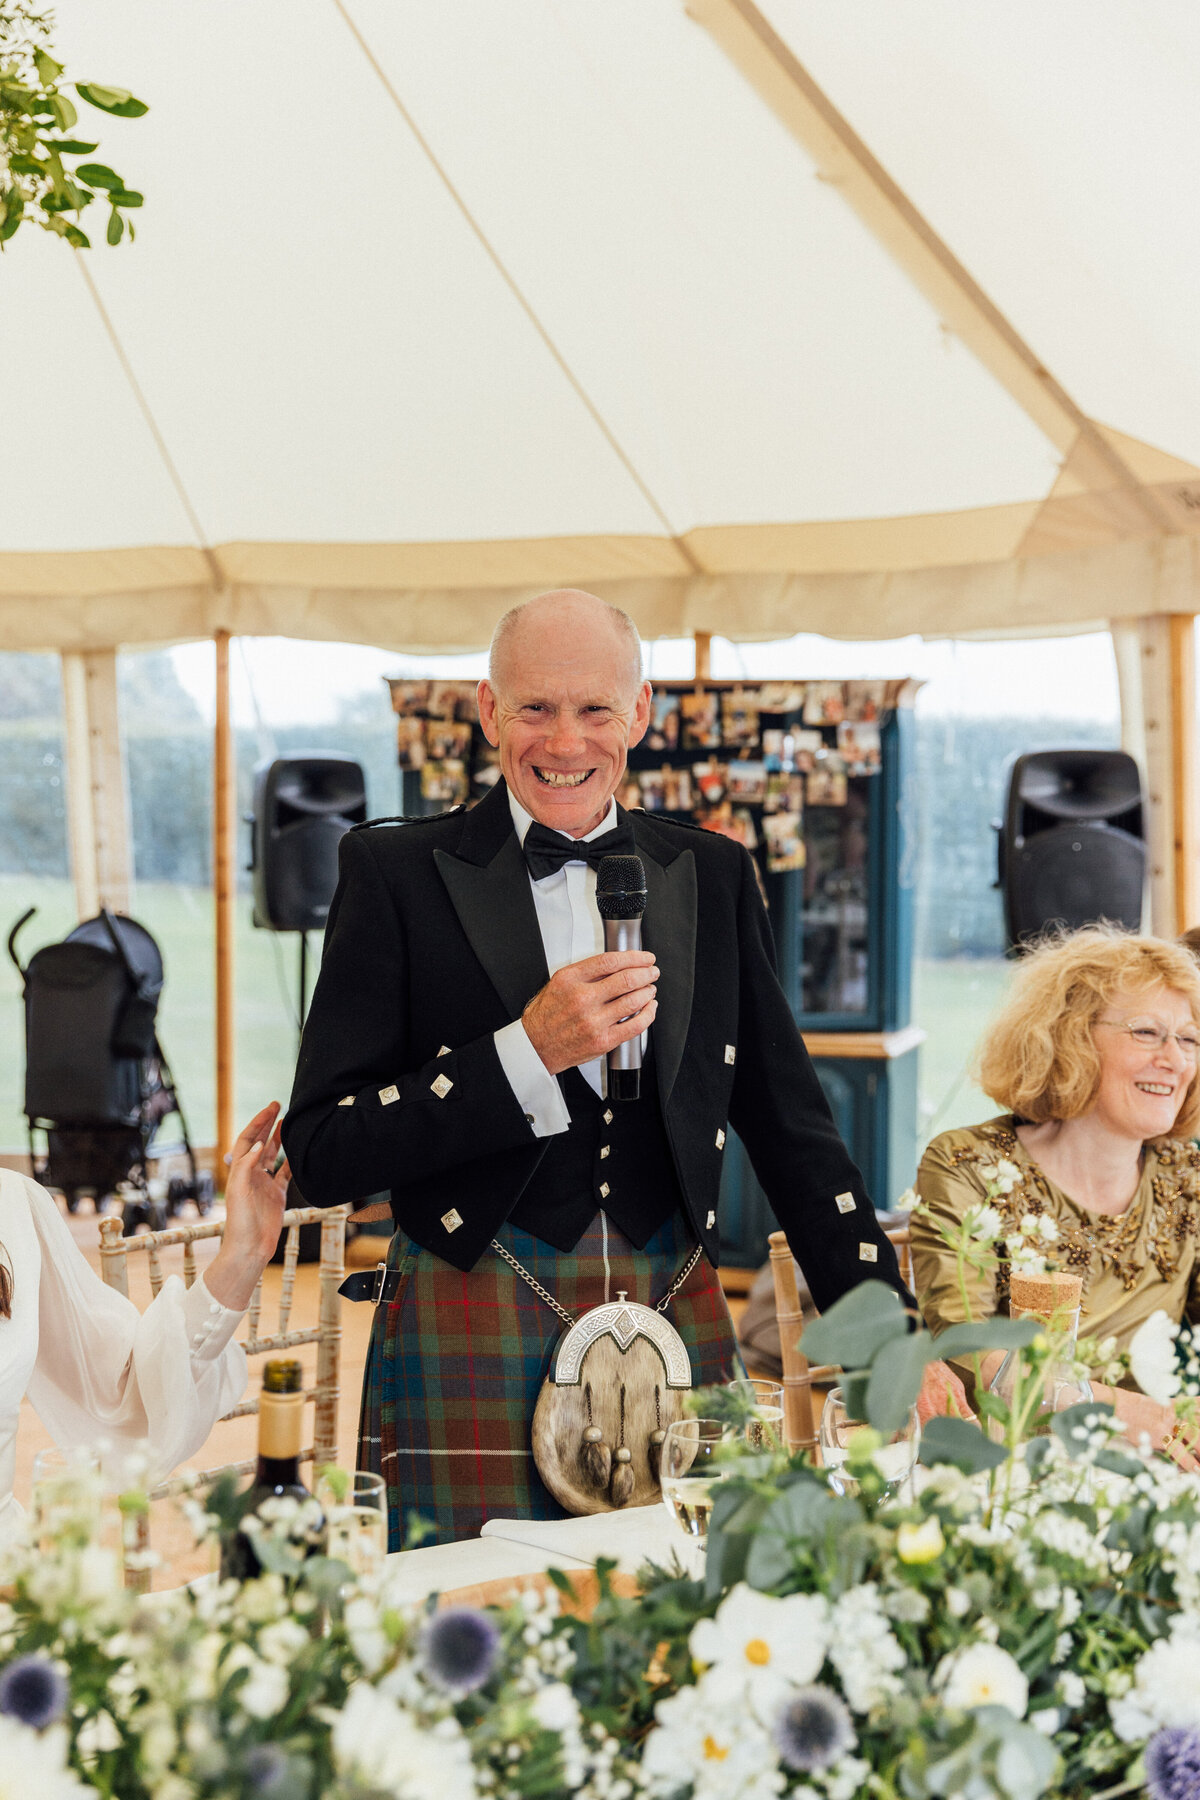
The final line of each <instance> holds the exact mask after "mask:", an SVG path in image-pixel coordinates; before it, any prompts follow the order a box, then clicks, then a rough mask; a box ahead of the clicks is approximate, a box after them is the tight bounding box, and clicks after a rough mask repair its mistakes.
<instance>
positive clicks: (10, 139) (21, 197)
mask: <svg viewBox="0 0 1200 1800" xmlns="http://www.w3.org/2000/svg"><path fill="white" fill-rule="evenodd" d="M53 28H54V15H53V13H50V12H37V11H35V10H34V7H33V5H32V4H31V3H30V0H0V249H3V248H4V246H5V244H6V243H7V242H8V240H9V238H11V237H12V236H13V235H14V233H15V232H17V231H18V230H19V229H20V227H21V226H22V225H23V224H25V223H26V222H28V223H30V224H34V225H40V226H41V227H42V229H43V231H52V232H54V234H55V235H56V236H57V237H61V238H65V239H66V241H67V243H68V244H72V245H73V246H74V247H75V248H76V249H77V250H87V249H90V247H91V239H90V238H89V237H88V235H87V233H86V232H85V231H84V230H83V228H82V226H81V225H80V224H79V220H80V218H81V217H82V214H83V212H84V209H85V208H86V207H88V206H90V205H91V204H92V202H93V201H94V200H104V201H107V202H108V223H107V226H106V229H105V237H106V238H107V240H108V242H109V243H110V244H119V243H120V241H121V239H122V237H123V236H124V235H125V233H126V232H127V231H128V233H129V236H130V237H131V238H132V237H133V236H134V235H135V233H134V229H133V221H132V220H131V219H128V218H126V216H125V215H126V213H127V212H129V211H131V210H133V209H134V208H136V207H139V206H140V205H141V204H142V196H141V195H140V194H139V193H136V192H135V191H134V190H133V189H131V188H129V187H127V186H126V184H125V181H124V179H123V177H121V176H120V175H118V174H117V173H116V171H115V170H114V169H110V168H109V167H108V165H107V164H106V163H100V162H89V161H87V160H86V159H87V158H88V157H91V156H92V155H93V154H94V153H95V151H96V150H97V149H98V148H99V145H98V144H95V143H89V142H87V141H85V140H84V139H82V138H76V137H72V136H71V135H70V133H71V132H72V130H73V129H74V127H75V125H76V124H77V123H78V119H79V113H78V109H77V108H76V106H75V103H74V101H73V100H71V99H69V98H68V94H67V88H68V86H69V87H70V89H71V90H72V92H74V93H75V94H76V95H77V96H78V97H79V99H81V100H83V101H85V102H86V103H87V105H89V106H93V107H95V108H96V109H97V110H98V111H99V112H106V113H112V114H114V115H115V116H116V117H117V118H120V119H139V118H141V116H142V114H143V113H145V112H148V111H149V108H148V107H147V106H146V105H145V103H144V102H143V101H141V100H135V99H134V97H133V95H132V94H130V93H128V92H127V91H126V90H125V89H124V88H116V87H102V86H101V85H100V84H99V83H98V82H94V81H77V82H71V83H68V84H65V85H60V83H61V77H62V73H63V65H62V63H60V62H56V61H55V59H54V57H53V56H52V55H51V54H50V48H49V45H50V34H51V32H52V30H53ZM80 158H83V159H85V160H82V161H81V160H79V159H80Z"/></svg>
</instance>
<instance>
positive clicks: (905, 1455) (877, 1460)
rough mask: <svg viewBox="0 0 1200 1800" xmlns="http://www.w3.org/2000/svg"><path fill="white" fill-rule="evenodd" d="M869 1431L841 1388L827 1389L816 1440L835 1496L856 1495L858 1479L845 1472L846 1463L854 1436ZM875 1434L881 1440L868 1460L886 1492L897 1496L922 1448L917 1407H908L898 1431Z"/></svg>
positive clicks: (910, 1473)
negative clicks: (854, 1413) (854, 1412)
mask: <svg viewBox="0 0 1200 1800" xmlns="http://www.w3.org/2000/svg"><path fill="white" fill-rule="evenodd" d="M869 1430H872V1427H870V1426H869V1425H867V1423H866V1421H865V1420H863V1419H857V1418H855V1417H854V1415H853V1414H852V1413H851V1412H850V1411H849V1410H848V1409H847V1406H846V1397H845V1394H844V1393H843V1391H842V1389H841V1388H838V1387H835V1388H830V1390H829V1393H828V1394H827V1395H826V1397H825V1410H824V1412H823V1413H822V1414H821V1425H820V1430H819V1433H818V1439H819V1442H820V1445H821V1461H822V1462H823V1463H824V1465H825V1467H826V1468H827V1469H828V1470H829V1471H830V1486H831V1487H832V1488H833V1489H834V1491H835V1492H836V1493H839V1494H857V1492H858V1481H857V1478H856V1477H855V1476H853V1475H850V1474H847V1473H846V1472H845V1471H846V1464H847V1462H848V1461H849V1459H850V1454H851V1449H852V1446H853V1442H854V1439H855V1437H856V1436H857V1434H858V1433H859V1432H863V1431H869ZM875 1435H877V1436H878V1437H881V1438H882V1440H883V1441H882V1443H880V1445H879V1447H878V1448H877V1449H876V1450H875V1452H874V1454H873V1455H872V1457H871V1461H872V1462H873V1463H874V1465H875V1467H876V1469H877V1470H878V1472H879V1474H880V1475H881V1476H882V1477H883V1482H884V1491H885V1493H888V1494H898V1493H899V1492H900V1490H901V1488H902V1487H903V1486H904V1483H905V1482H906V1481H908V1480H909V1479H910V1478H911V1476H912V1472H913V1469H914V1468H915V1466H916V1461H917V1451H918V1450H919V1449H920V1447H921V1424H920V1420H919V1419H918V1417H917V1409H916V1407H915V1406H910V1407H909V1409H908V1417H907V1419H906V1420H905V1422H904V1424H903V1425H902V1426H901V1427H900V1429H899V1431H893V1432H890V1433H889V1432H886V1431H885V1432H879V1433H876V1434H875Z"/></svg>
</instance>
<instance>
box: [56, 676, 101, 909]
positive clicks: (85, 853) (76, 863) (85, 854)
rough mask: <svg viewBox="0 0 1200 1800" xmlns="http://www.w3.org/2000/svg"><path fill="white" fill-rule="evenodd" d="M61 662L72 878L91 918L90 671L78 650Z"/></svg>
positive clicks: (96, 878)
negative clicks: (88, 682) (88, 695)
mask: <svg viewBox="0 0 1200 1800" xmlns="http://www.w3.org/2000/svg"><path fill="white" fill-rule="evenodd" d="M60 661H61V663H62V691H63V735H64V738H65V740H66V742H65V746H64V747H65V750H66V764H67V767H66V778H67V834H68V838H69V841H70V849H71V875H72V877H73V879H74V882H75V907H76V910H77V911H78V913H79V917H80V918H81V919H92V918H94V917H95V916H96V914H97V913H98V912H99V910H100V870H99V863H98V858H97V855H96V831H95V811H94V808H93V805H92V756H91V735H90V732H89V730H88V709H87V671H86V669H85V668H84V663H83V657H82V656H81V655H80V653H79V651H78V650H64V651H63V653H62V656H61V658H60Z"/></svg>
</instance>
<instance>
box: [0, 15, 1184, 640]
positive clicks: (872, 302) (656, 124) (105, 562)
mask: <svg viewBox="0 0 1200 1800" xmlns="http://www.w3.org/2000/svg"><path fill="white" fill-rule="evenodd" d="M57 13H58V27H57V33H56V45H57V49H58V53H59V55H60V57H61V58H62V59H63V60H65V61H66V63H67V65H68V67H67V73H68V76H69V77H70V76H78V77H80V78H84V77H90V78H94V79H98V80H105V81H111V82H120V83H122V84H124V85H128V86H130V87H132V88H133V90H134V91H135V92H136V93H138V94H139V95H140V96H141V97H142V98H144V99H146V100H147V101H149V102H150V104H151V108H152V110H151V112H150V114H149V115H148V116H147V118H145V119H144V120H141V121H138V122H136V123H133V122H125V121H116V120H110V119H107V118H106V119H103V120H102V121H101V124H102V131H101V133H100V135H101V139H102V145H103V153H104V154H105V156H106V158H109V159H111V160H112V161H113V162H114V164H115V166H116V167H118V168H119V169H121V171H122V173H123V174H125V175H126V177H127V179H128V180H130V181H131V182H132V183H133V184H134V185H136V186H137V187H139V188H141V189H142V190H143V191H144V192H145V194H146V207H145V210H144V213H143V215H142V217H141V219H140V220H139V232H138V240H137V243H136V245H134V246H133V247H132V248H121V249H117V250H108V249H104V248H99V249H96V250H94V251H92V252H90V253H89V254H87V255H81V256H72V254H71V253H69V252H68V251H66V249H65V248H64V246H62V245H61V244H59V243H57V242H53V241H51V240H49V239H46V238H45V237H43V236H40V235H35V234H33V233H31V232H29V231H22V232H21V233H20V234H19V235H18V236H17V238H16V239H15V240H14V241H13V242H12V244H11V245H10V246H9V248H8V250H7V252H6V253H5V255H4V257H3V259H2V261H0V331H2V332H3V339H4V343H5V345H6V347H7V355H6V357H5V388H4V393H5V415H6V420H7V421H8V426H9V428H8V429H7V430H6V431H5V432H4V434H3V438H2V439H0V495H2V496H3V497H2V499H0V645H3V646H6V647H10V648H17V647H35V646H36V647H40V646H46V645H59V646H61V647H74V648H86V647H89V646H97V645H103V644H111V643H114V642H119V643H149V642H155V641H159V642H161V641H166V640H169V639H178V638H184V637H190V636H200V635H206V634H208V633H209V632H211V631H212V630H213V629H214V628H216V627H217V626H225V627H227V628H229V629H232V630H234V631H237V632H243V633H262V634H280V633H282V634H288V635H293V636H301V637H313V638H327V639H341V640H362V641H366V642H373V643H377V644H380V645H385V646H389V647H394V648H396V649H409V650H438V649H458V648H466V647H473V646H475V645H478V644H480V643H481V642H483V641H485V640H486V637H487V635H488V630H489V628H490V625H491V622H492V621H493V620H494V618H495V617H496V614H497V612H498V611H499V610H500V609H501V607H502V606H503V605H504V604H506V603H510V602H511V600H512V599H515V598H518V597H520V596H521V595H522V594H523V593H525V592H530V591H535V590H536V589H537V588H540V587H544V586H548V585H552V584H557V583H577V584H581V585H587V586H589V587H593V588H595V589H597V590H598V591H601V592H604V593H606V594H609V595H611V596H612V597H613V598H615V599H617V600H619V601H621V602H622V603H623V604H626V605H628V606H629V607H630V609H631V610H632V611H633V613H634V614H635V616H636V617H637V619H638V621H639V623H640V624H641V625H642V627H643V630H644V631H645V632H646V633H647V634H669V635H681V634H684V633H687V632H690V631H692V630H696V629H704V630H714V631H720V632H723V633H725V634H727V635H729V636H733V637H741V638H771V637H778V636H782V635H785V634H787V633H790V632H794V631H799V630H809V631H820V632H825V633H828V634H831V635H835V636H842V637H882V636H888V635H894V634H900V633H908V632H913V631H923V632H925V633H926V634H930V635H933V634H946V633H954V632H964V631H972V630H1000V629H1004V630H1008V631H1011V630H1013V629H1021V628H1029V629H1035V628H1045V627H1046V626H1047V625H1060V626H1064V627H1078V626H1081V625H1084V624H1087V623H1092V622H1095V621H1100V620H1104V619H1107V618H1109V617H1113V616H1120V615H1131V614H1137V613H1149V612H1161V611H1180V612H1193V611H1196V610H1197V608H1198V606H1200V599H1198V596H1200V354H1198V352H1197V348H1196V335H1195V329H1194V319H1195V309H1196V290H1197V275H1198V274H1200V242H1198V239H1200V216H1198V214H1197V210H1196V208H1195V207H1194V205H1192V203H1191V196H1192V195H1193V194H1194V193H1195V192H1197V191H1200V138H1198V136H1197V134H1196V132H1195V128H1194V125H1195V116H1196V100H1197V95H1198V93H1200V50H1198V49H1197V46H1196V43H1195V40H1194V36H1193V34H1192V31H1191V24H1192V10H1191V7H1190V5H1189V4H1188V0H1140V4H1139V5H1138V6H1137V7H1131V6H1129V4H1128V0H1057V3H1056V5H1055V6H1054V7H1047V6H1046V5H1045V4H1044V0H1008V3H1007V4H1006V5H1005V6H1004V7H1003V8H986V9H985V8H982V7H968V6H958V7H947V6H946V5H945V0H905V3H904V5H902V6H897V5H896V4H895V0H855V3H854V5H853V6H850V7H847V6H846V5H845V0H766V3H765V4H764V6H763V10H762V13H761V15H760V14H756V13H755V11H754V8H753V7H752V6H751V5H750V4H749V0H692V10H691V12H690V13H689V11H687V10H685V6H684V4H683V0H603V3H602V4H599V5H598V4H596V0H505V3H504V4H503V5H497V4H496V0H438V3H437V4H434V3H433V0H205V4H204V5H203V6H193V7H164V6H163V5H161V3H160V0H105V4H104V6H102V7H98V6H96V5H95V4H94V3H91V0H60V4H59V5H58V8H57ZM1047 372H1048V373H1047ZM15 421H20V422H21V424H20V427H19V428H14V422H15Z"/></svg>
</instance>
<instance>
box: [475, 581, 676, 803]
mask: <svg viewBox="0 0 1200 1800" xmlns="http://www.w3.org/2000/svg"><path fill="white" fill-rule="evenodd" d="M649 718H650V684H649V682H647V681H643V680H642V647H641V643H640V642H639V640H638V634H637V631H636V629H635V628H634V625H633V621H632V620H631V619H628V618H627V617H626V616H625V614H624V613H623V612H620V611H618V609H617V608H616V607H615V606H609V605H608V604H607V602H606V601H604V600H598V599H597V598H596V595H595V594H585V593H583V592H582V591H581V590H580V589H579V588H557V589H556V590H555V591H554V592H553V593H551V594H539V595H538V597H537V599H536V600H530V601H528V602H527V603H526V604H525V605H524V606H517V607H514V608H513V610H512V612H510V613H506V614H505V616H504V617H503V618H502V619H501V621H500V623H499V625H497V627H496V632H495V636H494V637H493V638H492V650H491V658H490V661H489V672H488V678H487V680H486V681H481V682H480V684H479V723H480V725H481V726H482V727H483V731H484V735H485V736H486V737H487V739H488V741H489V743H492V744H495V745H496V746H497V747H498V748H499V751H500V768H501V772H502V773H503V775H504V779H505V781H506V783H507V784H508V789H509V792H510V794H512V796H513V797H514V798H515V799H516V800H517V801H519V802H520V804H521V805H522V806H523V807H524V808H525V810H526V812H528V813H530V814H531V815H532V817H533V818H535V819H538V820H540V821H541V823H542V824H543V825H551V826H553V827H554V829H555V830H558V831H565V832H567V833H569V834H570V835H571V836H572V837H583V836H585V835H586V833H587V832H589V831H591V830H593V829H594V828H595V827H596V826H597V825H598V824H599V823H600V822H601V821H602V820H603V819H604V818H605V817H606V815H607V813H608V806H609V801H610V800H611V799H612V796H613V795H614V794H615V793H616V790H617V784H618V782H619V781H620V779H621V776H622V774H623V773H624V770H625V757H626V752H627V750H628V749H629V747H630V745H632V744H636V743H638V742H639V741H640V740H641V738H642V735H643V734H644V732H645V730H646V726H647V723H648V722H649Z"/></svg>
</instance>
